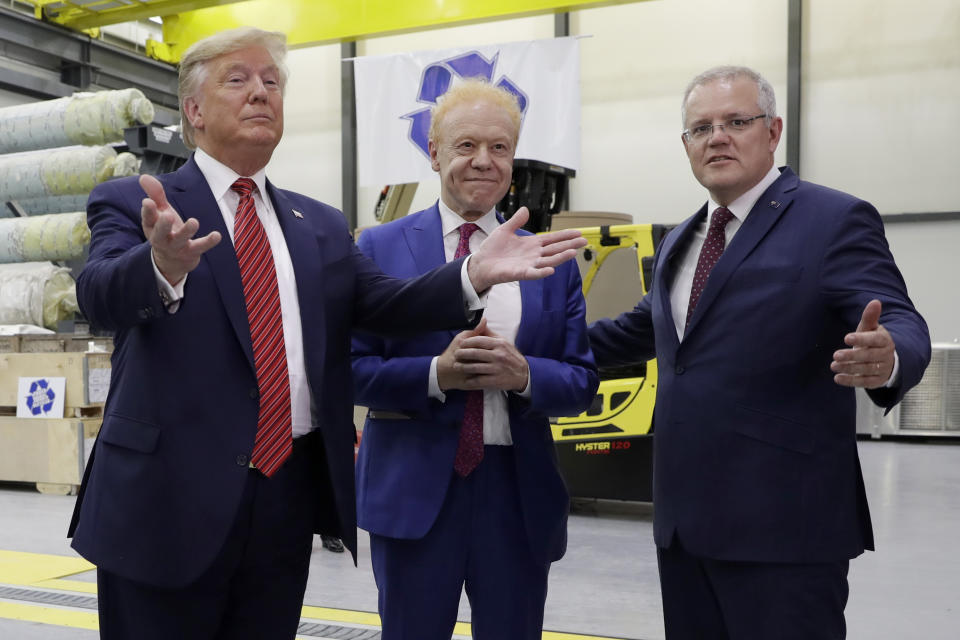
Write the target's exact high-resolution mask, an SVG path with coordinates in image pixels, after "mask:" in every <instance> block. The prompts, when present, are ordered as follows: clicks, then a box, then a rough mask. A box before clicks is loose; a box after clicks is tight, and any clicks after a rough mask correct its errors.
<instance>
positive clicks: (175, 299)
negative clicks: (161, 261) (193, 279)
mask: <svg viewBox="0 0 960 640" xmlns="http://www.w3.org/2000/svg"><path fill="white" fill-rule="evenodd" d="M150 263H151V264H152V265H153V273H154V275H156V278H157V289H158V290H159V291H160V299H161V300H162V301H163V306H164V307H165V308H166V310H167V313H176V312H177V309H179V308H180V300H181V299H182V298H183V285H184V283H185V282H186V281H187V276H183V278H181V279H180V282H178V283H177V284H176V285H172V284H170V283H169V282H167V279H166V278H164V277H163V274H162V273H160V267H158V266H157V261H156V260H155V259H154V257H153V251H152V250H151V251H150Z"/></svg>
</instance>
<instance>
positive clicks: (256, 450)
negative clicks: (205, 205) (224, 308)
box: [230, 178, 293, 477]
mask: <svg viewBox="0 0 960 640" xmlns="http://www.w3.org/2000/svg"><path fill="white" fill-rule="evenodd" d="M230 188H231V189H232V190H233V191H235V192H237V193H238V194H240V203H239V204H238V205H237V217H236V219H235V221H234V233H233V237H234V243H233V244H234V248H235V250H236V253H237V262H238V263H239V264H240V281H241V283H242V284H243V297H244V299H245V301H246V304H247V320H248V321H249V323H250V340H251V341H252V342H253V363H254V366H255V368H256V371H257V386H258V387H259V390H260V412H259V416H258V419H257V437H256V440H255V441H254V444H253V455H252V456H251V457H250V461H251V462H252V463H253V465H254V466H255V467H256V468H257V469H259V470H260V471H261V473H263V474H264V475H265V476H267V477H269V476H271V475H273V473H274V472H275V471H276V470H277V469H279V468H280V465H282V464H283V462H284V460H286V459H287V457H288V456H289V455H290V453H291V452H292V451H293V433H292V431H291V418H290V378H289V377H288V375H287V350H286V348H285V347H284V343H283V321H282V316H281V313H280V289H279V288H278V287H277V270H276V268H274V265H273V254H272V253H271V252H270V243H269V241H268V240H267V234H266V232H265V231H264V229H263V225H262V224H260V219H259V218H258V217H257V209H256V205H255V204H254V202H253V191H254V189H256V188H257V187H256V185H255V184H254V182H253V180H251V179H250V178H240V179H238V180H237V181H236V182H234V183H233V186H231V187H230Z"/></svg>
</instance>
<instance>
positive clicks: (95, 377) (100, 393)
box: [87, 368, 110, 404]
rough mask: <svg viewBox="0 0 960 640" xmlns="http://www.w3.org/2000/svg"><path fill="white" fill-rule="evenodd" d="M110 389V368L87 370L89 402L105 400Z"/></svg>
mask: <svg viewBox="0 0 960 640" xmlns="http://www.w3.org/2000/svg"><path fill="white" fill-rule="evenodd" d="M109 390H110V369H109V368H102V369H90V371H88V372H87V393H88V396H89V400H90V404H96V403H98V402H106V401H107V391H109Z"/></svg>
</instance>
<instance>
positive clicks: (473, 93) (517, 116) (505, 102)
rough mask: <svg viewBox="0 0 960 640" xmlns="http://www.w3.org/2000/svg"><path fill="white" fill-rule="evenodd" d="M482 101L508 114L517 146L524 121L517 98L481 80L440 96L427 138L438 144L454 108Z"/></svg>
mask: <svg viewBox="0 0 960 640" xmlns="http://www.w3.org/2000/svg"><path fill="white" fill-rule="evenodd" d="M481 101H482V102H489V103H491V104H493V105H495V106H498V107H501V108H502V109H503V110H504V111H506V112H507V114H508V115H509V116H510V120H511V121H512V122H513V124H514V131H515V134H514V136H513V144H514V145H516V144H517V139H518V138H519V137H520V124H521V122H522V121H523V114H521V113H520V104H519V103H518V102H517V96H515V95H514V94H512V93H510V92H509V91H507V90H506V89H503V88H502V87H497V86H495V85H492V84H490V83H489V82H486V81H485V80H480V79H479V78H470V79H467V80H464V81H463V82H460V83H459V84H457V85H455V86H454V87H453V88H451V89H450V90H449V91H447V92H446V93H445V94H443V95H442V96H440V100H439V102H438V103H437V106H436V107H434V108H433V110H432V111H431V117H430V131H429V132H428V134H427V138H428V139H429V140H431V141H433V142H434V143H436V142H438V140H439V138H440V127H441V124H442V123H443V119H444V118H445V117H446V115H447V113H449V112H450V111H451V110H452V109H453V108H454V107H456V106H458V105H461V104H471V103H474V102H481Z"/></svg>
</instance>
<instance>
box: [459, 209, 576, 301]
mask: <svg viewBox="0 0 960 640" xmlns="http://www.w3.org/2000/svg"><path fill="white" fill-rule="evenodd" d="M529 217H530V212H529V211H528V210H527V208H526V207H520V209H519V210H517V212H516V213H515V214H513V217H512V218H510V219H509V220H507V221H506V222H504V223H503V224H502V225H500V226H499V227H497V229H496V230H495V231H494V232H493V233H491V234H490V236H489V237H487V239H486V240H484V241H483V243H482V244H481V245H480V247H479V248H478V249H477V250H476V251H474V252H473V255H472V256H471V258H470V262H469V263H468V265H467V275H468V276H469V277H470V283H471V284H473V288H474V289H475V290H476V291H477V292H478V293H482V292H484V291H486V290H487V289H489V288H490V287H491V286H493V285H495V284H499V283H501V282H513V281H515V280H539V279H540V278H546V277H547V276H549V275H551V274H552V273H553V268H554V267H556V266H557V265H560V264H563V263H564V262H566V261H567V260H570V259H571V258H573V257H574V256H576V255H577V249H579V248H581V247H584V246H586V244H587V241H586V239H585V238H583V236H581V235H580V232H579V231H577V230H576V229H564V230H563V231H554V232H553V233H543V234H537V235H532V236H526V235H524V236H518V235H516V231H517V230H518V229H520V228H521V227H522V226H523V225H524V224H525V223H526V221H527V219H528V218H529Z"/></svg>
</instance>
